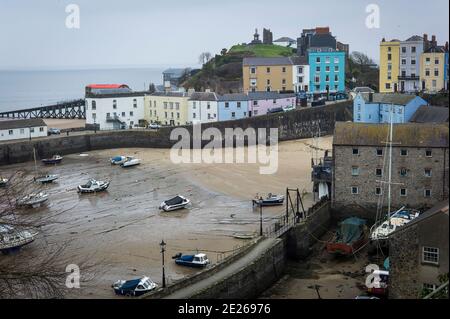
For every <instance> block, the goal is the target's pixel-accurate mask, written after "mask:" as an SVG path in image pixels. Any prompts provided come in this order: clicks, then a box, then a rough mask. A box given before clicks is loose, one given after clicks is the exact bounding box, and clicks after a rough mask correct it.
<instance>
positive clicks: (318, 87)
mask: <svg viewBox="0 0 450 319" xmlns="http://www.w3.org/2000/svg"><path fill="white" fill-rule="evenodd" d="M308 60H309V66H310V68H309V72H310V76H309V90H310V93H313V94H321V95H322V94H326V93H333V92H339V91H344V90H345V52H343V51H336V50H333V49H326V50H325V51H321V50H320V49H314V50H313V49H311V50H310V51H309V53H308Z"/></svg>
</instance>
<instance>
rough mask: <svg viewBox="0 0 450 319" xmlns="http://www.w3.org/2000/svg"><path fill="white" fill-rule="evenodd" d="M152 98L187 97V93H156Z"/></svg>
mask: <svg viewBox="0 0 450 319" xmlns="http://www.w3.org/2000/svg"><path fill="white" fill-rule="evenodd" d="M150 96H169V97H187V96H188V94H187V93H186V92H154V93H152V94H150Z"/></svg>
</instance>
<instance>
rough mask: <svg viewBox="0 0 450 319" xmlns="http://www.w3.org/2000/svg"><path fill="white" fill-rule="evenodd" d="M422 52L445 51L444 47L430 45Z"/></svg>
mask: <svg viewBox="0 0 450 319" xmlns="http://www.w3.org/2000/svg"><path fill="white" fill-rule="evenodd" d="M424 53H445V48H444V47H443V46H432V47H430V48H428V49H427V50H425V52H424Z"/></svg>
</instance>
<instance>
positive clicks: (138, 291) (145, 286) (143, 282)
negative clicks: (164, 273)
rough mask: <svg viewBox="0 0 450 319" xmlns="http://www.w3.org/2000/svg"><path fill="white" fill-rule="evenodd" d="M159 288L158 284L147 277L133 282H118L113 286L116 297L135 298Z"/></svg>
mask: <svg viewBox="0 0 450 319" xmlns="http://www.w3.org/2000/svg"><path fill="white" fill-rule="evenodd" d="M157 287H158V285H157V284H156V283H154V282H153V281H152V280H151V279H150V278H149V277H145V276H144V277H142V278H138V279H132V280H118V281H116V282H115V283H114V284H113V285H112V288H113V289H114V292H115V293H116V295H121V296H134V297H138V296H141V295H143V294H146V293H148V292H150V291H152V290H154V289H156V288H157Z"/></svg>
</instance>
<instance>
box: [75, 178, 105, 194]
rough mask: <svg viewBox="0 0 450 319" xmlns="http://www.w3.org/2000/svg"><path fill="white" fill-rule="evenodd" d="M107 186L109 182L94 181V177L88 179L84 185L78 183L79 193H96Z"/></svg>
mask: <svg viewBox="0 0 450 319" xmlns="http://www.w3.org/2000/svg"><path fill="white" fill-rule="evenodd" d="M108 186H109V182H104V181H96V180H95V179H90V180H89V181H88V182H87V183H86V184H84V185H78V188H77V189H78V192H79V193H96V192H101V191H105V190H106V189H107V188H108Z"/></svg>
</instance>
